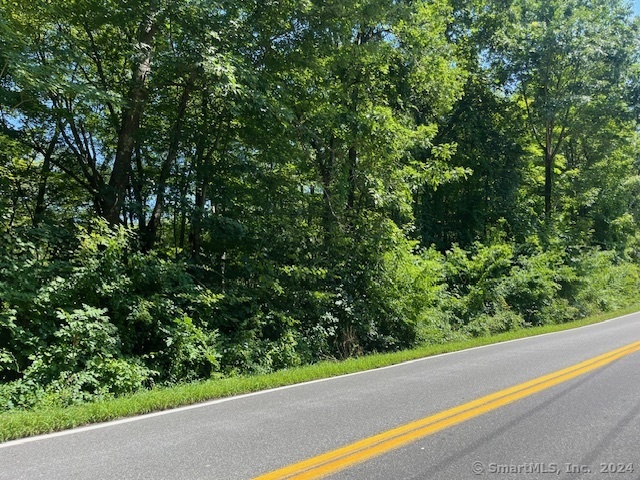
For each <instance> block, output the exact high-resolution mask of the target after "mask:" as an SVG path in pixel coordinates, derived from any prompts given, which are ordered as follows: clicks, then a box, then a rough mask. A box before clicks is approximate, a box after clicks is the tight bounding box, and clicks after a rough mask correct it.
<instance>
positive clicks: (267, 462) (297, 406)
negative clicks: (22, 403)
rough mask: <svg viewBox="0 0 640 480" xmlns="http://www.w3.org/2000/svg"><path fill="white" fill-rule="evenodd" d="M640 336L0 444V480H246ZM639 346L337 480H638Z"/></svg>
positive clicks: (594, 338) (483, 357) (577, 342)
mask: <svg viewBox="0 0 640 480" xmlns="http://www.w3.org/2000/svg"><path fill="white" fill-rule="evenodd" d="M638 340H640V315H638V314H635V315H630V316H626V317H623V318H620V319H616V320H613V321H609V322H606V323H603V324H598V325H594V326H591V327H586V328H581V329H578V330H571V331H566V332H561V333H557V334H552V335H546V336H541V337H535V338H529V339H524V340H519V341H515V342H509V343H504V344H498V345H493V346H489V347H483V348H478V349H473V350H467V351H464V352H459V353H455V354H449V355H442V356H438V357H432V358H429V359H424V360H419V361H414V362H411V363H407V364H403V365H399V366H395V367H390V368H386V369H380V370H376V371H372V372H366V373H362V374H356V375H350V376H345V377H340V378H335V379H330V380H326V381H319V382H313V383H309V384H304V385H299V386H294V387H289V388H284V389H278V390H274V391H269V392H264V393H260V394H253V395H248V396H243V397H236V398H233V399H228V400H224V401H218V402H211V403H208V404H205V405H200V406H196V407H195V408H194V407H191V408H185V409H178V410H175V411H171V412H163V413H162V414H160V415H158V414H155V415H148V416H143V417H137V418H136V419H133V420H127V421H124V422H112V423H109V424H103V425H100V426H97V428H96V427H91V428H88V429H87V428H85V429H77V430H72V431H68V432H63V434H62V435H60V434H58V435H54V436H43V437H39V438H35V439H29V440H27V441H24V440H23V441H16V442H9V443H6V444H0V480H5V479H6V480H9V479H10V480H19V479H29V480H35V479H46V480H57V479H61V480H62V479H64V480H70V479H90V480H99V479H117V480H124V479H153V480H161V479H180V480H183V479H224V480H226V479H249V478H253V477H256V476H259V475H261V474H264V473H267V472H270V471H272V470H276V469H279V468H282V467H284V466H286V465H289V464H292V463H296V462H300V461H302V460H304V459H307V458H310V457H314V456H317V455H320V454H322V453H324V452H327V451H330V450H334V449H336V448H338V447H341V446H343V445H349V444H351V443H353V442H356V441H359V440H361V439H364V438H367V437H369V436H372V435H375V434H377V433H380V432H384V431H386V430H389V429H392V428H395V427H397V426H399V425H403V424H406V423H408V422H413V421H415V420H417V419H421V418H424V417H427V416H430V415H433V414H436V413H438V412H441V411H443V410H447V409H450V408H452V407H456V406H458V405H460V404H464V403H466V402H469V401H471V400H474V399H476V398H478V397H482V396H485V395H489V394H491V393H493V392H496V391H499V390H502V389H506V388H508V387H511V386H513V385H517V384H520V383H523V382H526V381H528V380H531V379H533V378H536V377H539V376H541V375H545V374H548V373H551V372H555V371H558V370H560V369H563V368H566V367H569V366H571V365H574V364H577V363H579V362H583V361H585V360H588V359H590V358H592V357H595V356H597V355H601V354H604V353H606V352H609V351H611V350H614V349H617V348H620V347H623V346H625V345H628V344H630V343H632V342H635V341H638ZM639 367H640V352H636V353H633V354H630V355H627V356H625V357H623V358H621V359H619V360H616V361H615V362H613V363H610V364H608V365H606V366H604V367H602V368H598V369H595V370H593V371H591V372H589V373H586V374H584V375H581V376H579V377H577V378H574V379H571V380H568V381H566V382H563V383H561V384H559V385H556V386H553V387H551V388H548V389H545V390H543V391H541V392H538V393H535V394H533V395H530V396H528V397H526V398H523V399H520V400H518V401H515V402H514V403H510V404H508V405H505V406H503V407H500V408H498V409H496V410H493V411H491V412H488V413H486V414H484V415H481V416H478V417H475V418H471V419H469V420H467V421H465V422H462V423H460V424H458V425H455V426H452V427H450V428H447V429H444V430H442V431H440V432H437V433H434V434H433V435H429V436H427V437H424V438H421V439H418V440H416V441H414V442H413V443H410V444H408V445H405V446H403V447H401V448H399V449H396V450H393V451H390V452H388V453H385V454H382V455H380V456H377V457H375V458H373V459H371V460H368V461H366V462H364V463H360V464H357V465H355V466H353V467H351V468H348V469H345V470H343V471H341V472H339V473H337V474H335V475H333V476H332V477H330V478H337V479H366V480H373V479H385V480H386V479H393V480H395V479H428V478H434V479H456V480H459V479H467V478H468V479H473V478H480V479H482V478H487V479H507V478H519V479H526V480H529V479H549V478H561V479H594V480H600V479H620V480H627V479H634V480H636V479H640V368H639Z"/></svg>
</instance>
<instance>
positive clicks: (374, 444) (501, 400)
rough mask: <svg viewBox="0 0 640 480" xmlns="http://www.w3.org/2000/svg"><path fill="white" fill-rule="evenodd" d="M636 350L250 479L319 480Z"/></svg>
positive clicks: (632, 349)
mask: <svg viewBox="0 0 640 480" xmlns="http://www.w3.org/2000/svg"><path fill="white" fill-rule="evenodd" d="M638 350H640V341H639V342H634V343H632V344H629V345H627V346H625V347H622V348H619V349H617V350H613V351H611V352H608V353H605V354H603V355H599V356H597V357H594V358H591V359H589V360H586V361H584V362H581V363H578V364H576V365H573V366H571V367H568V368H564V369H562V370H558V371H556V372H553V373H550V374H548V375H543V376H541V377H538V378H536V379H533V380H530V381H528V382H524V383H521V384H519V385H515V386H513V387H510V388H507V389H505V390H500V391H499V392H495V393H492V394H490V395H487V396H484V397H481V398H478V399H476V400H473V401H471V402H468V403H465V404H463V405H459V406H457V407H454V408H451V409H449V410H445V411H442V412H440V413H437V414H435V415H431V416H429V417H425V418H423V419H420V420H416V421H414V422H411V423H407V424H406V425H402V426H400V427H397V428H393V429H391V430H387V431H386V432H382V433H379V434H377V435H373V436H372V437H369V438H365V439H364V440H360V441H358V442H355V443H352V444H351V445H346V446H344V447H341V448H338V449H336V450H332V451H330V452H327V453H323V454H322V455H318V456H316V457H313V458H310V459H308V460H304V461H302V462H299V463H295V464H293V465H289V466H287V467H284V468H281V469H279V470H275V471H273V472H271V473H267V474H265V475H261V476H259V477H256V478H255V479H254V480H285V479H287V480H289V479H295V480H302V479H308V480H311V479H319V478H324V477H326V476H327V475H330V474H332V473H336V472H338V471H340V470H344V469H346V468H349V467H352V466H353V465H356V464H358V463H361V462H364V461H366V460H368V459H370V458H372V457H375V456H377V455H381V454H383V453H385V452H388V451H390V450H393V449H396V448H399V447H401V446H403V445H406V444H408V443H411V442H414V441H416V440H418V439H420V438H423V437H426V436H428V435H431V434H433V433H435V432H438V431H440V430H443V429H445V428H447V427H450V426H452V425H457V424H459V423H462V422H464V421H466V420H469V419H471V418H473V417H477V416H479V415H482V414H484V413H487V412H490V411H492V410H495V409H497V408H500V407H502V406H504V405H507V404H509V403H512V402H515V401H516V400H520V399H522V398H525V397H528V396H529V395H533V394H534V393H537V392H540V391H542V390H546V389H547V388H550V387H553V386H554V385H558V384H560V383H563V382H566V381H568V380H571V379H572V378H575V377H578V376H580V375H584V374H585V373H588V372H591V371H593V370H595V369H597V368H601V367H603V366H605V365H607V364H609V363H611V362H613V361H615V360H618V359H619V358H622V357H624V356H626V355H630V354H632V353H634V352H637V351H638Z"/></svg>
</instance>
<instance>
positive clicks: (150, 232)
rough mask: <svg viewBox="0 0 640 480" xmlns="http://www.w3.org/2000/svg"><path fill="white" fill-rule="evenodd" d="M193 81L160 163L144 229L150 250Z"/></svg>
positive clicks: (193, 76) (178, 145)
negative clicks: (155, 189)
mask: <svg viewBox="0 0 640 480" xmlns="http://www.w3.org/2000/svg"><path fill="white" fill-rule="evenodd" d="M194 81H195V72H194V73H193V74H192V75H191V76H190V77H189V79H188V80H187V83H186V85H185V86H184V90H183V91H182V96H181V97H180V105H179V106H178V115H177V117H176V121H175V123H174V125H173V129H172V131H171V141H170V142H169V150H168V152H167V156H166V157H165V159H164V162H162V168H161V170H160V178H159V179H158V188H157V191H156V202H155V205H154V207H153V212H152V214H151V218H150V219H149V224H148V225H147V228H146V232H145V233H146V238H145V242H144V248H145V249H146V250H151V249H152V248H153V246H154V244H155V242H156V239H157V236H158V227H159V226H160V222H161V220H162V212H163V210H164V197H165V193H166V189H167V181H168V180H169V175H170V174H171V167H172V166H173V164H174V162H175V160H176V158H177V156H178V148H179V147H180V134H181V132H182V125H183V123H184V117H185V113H186V111H187V104H188V103H189V97H190V95H191V90H192V88H193V82H194Z"/></svg>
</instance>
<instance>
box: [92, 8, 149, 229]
mask: <svg viewBox="0 0 640 480" xmlns="http://www.w3.org/2000/svg"><path fill="white" fill-rule="evenodd" d="M156 17H157V12H154V13H151V14H150V15H149V16H148V17H147V18H146V19H145V20H144V21H143V22H142V24H141V25H140V34H139V38H138V45H137V49H138V55H137V57H136V60H135V64H134V66H133V81H132V85H131V89H130V90H129V95H128V98H127V105H126V107H125V109H124V111H123V113H122V120H121V123H120V131H119V133H118V146H117V149H116V158H115V161H114V164H113V170H112V172H111V178H110V179H109V184H108V185H107V186H106V188H105V192H103V196H104V209H103V210H104V216H105V217H106V219H107V221H108V222H109V223H111V224H117V223H120V212H121V211H122V206H123V204H124V200H125V197H126V191H127V184H128V183H129V173H130V171H131V160H132V157H133V150H134V147H135V143H136V135H137V133H138V130H139V128H140V119H141V117H142V112H143V110H144V106H145V103H146V98H147V88H146V86H147V80H148V77H149V73H150V72H151V57H152V54H153V42H154V38H155V34H156V30H157V28H156V27H157V25H156Z"/></svg>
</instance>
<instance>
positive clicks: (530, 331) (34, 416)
mask: <svg viewBox="0 0 640 480" xmlns="http://www.w3.org/2000/svg"><path fill="white" fill-rule="evenodd" d="M638 311H640V305H635V306H633V307H629V308H626V309H624V310H618V311H615V312H609V313H606V314H602V315H598V316H593V317H589V318H584V319H581V320H577V321H574V322H569V323H564V324H560V325H546V326H541V327H533V328H523V329H519V330H514V331H510V332H506V333H502V334H498V335H492V336H485V337H478V338H473V339H469V340H464V341H458V342H451V343H443V344H436V345H426V346H422V347H418V348H414V349H411V350H404V351H400V352H393V353H385V354H374V355H367V356H363V357H359V358H353V359H349V360H345V361H342V362H335V361H325V362H320V363H317V364H314V365H308V366H303V367H299V368H293V369H289V370H282V371H278V372H274V373H270V374H266V375H256V376H250V377H232V378H224V379H220V380H210V381H203V382H198V383H191V384H186V385H179V386H175V387H171V388H157V389H153V390H149V391H144V392H139V393H136V394H133V395H129V396H125V397H120V398H115V399H110V400H106V401H103V402H96V403H89V404H84V405H77V406H73V407H67V408H49V409H39V410H32V411H10V412H5V413H2V414H0V442H6V441H9V440H13V439H18V438H24V437H28V436H33V435H39V434H44V433H52V432H56V431H60V430H65V429H69V428H74V427H80V426H84V425H88V424H92V423H98V422H105V421H109V420H116V419H119V418H125V417H130V416H134V415H141V414H145V413H151V412H157V411H162V410H167V409H171V408H176V407H181V406H185V405H192V404H195V403H199V402H204V401H207V400H214V399H219V398H225V397H230V396H233V395H241V394H246V393H252V392H257V391H260V390H266V389H269V388H276V387H282V386H286V385H293V384H296V383H302V382H307V381H311V380H319V379H323V378H329V377H335V376H339V375H345V374H348V373H356V372H361V371H365V370H371V369H375V368H381V367H386V366H389V365H394V364H398V363H402V362H406V361H409V360H416V359H419V358H424V357H429V356H433V355H438V354H442V353H449V352H454V351H459V350H465V349H468V348H473V347H479V346H483V345H490V344H494V343H500V342H505V341H509V340H515V339H518V338H525V337H531V336H535V335H542V334H545V333H553V332H558V331H562V330H569V329H572V328H578V327H583V326H586V325H591V324H595V323H599V322H602V321H605V320H608V319H611V318H615V317H619V316H623V315H626V314H630V313H634V312H638Z"/></svg>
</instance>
